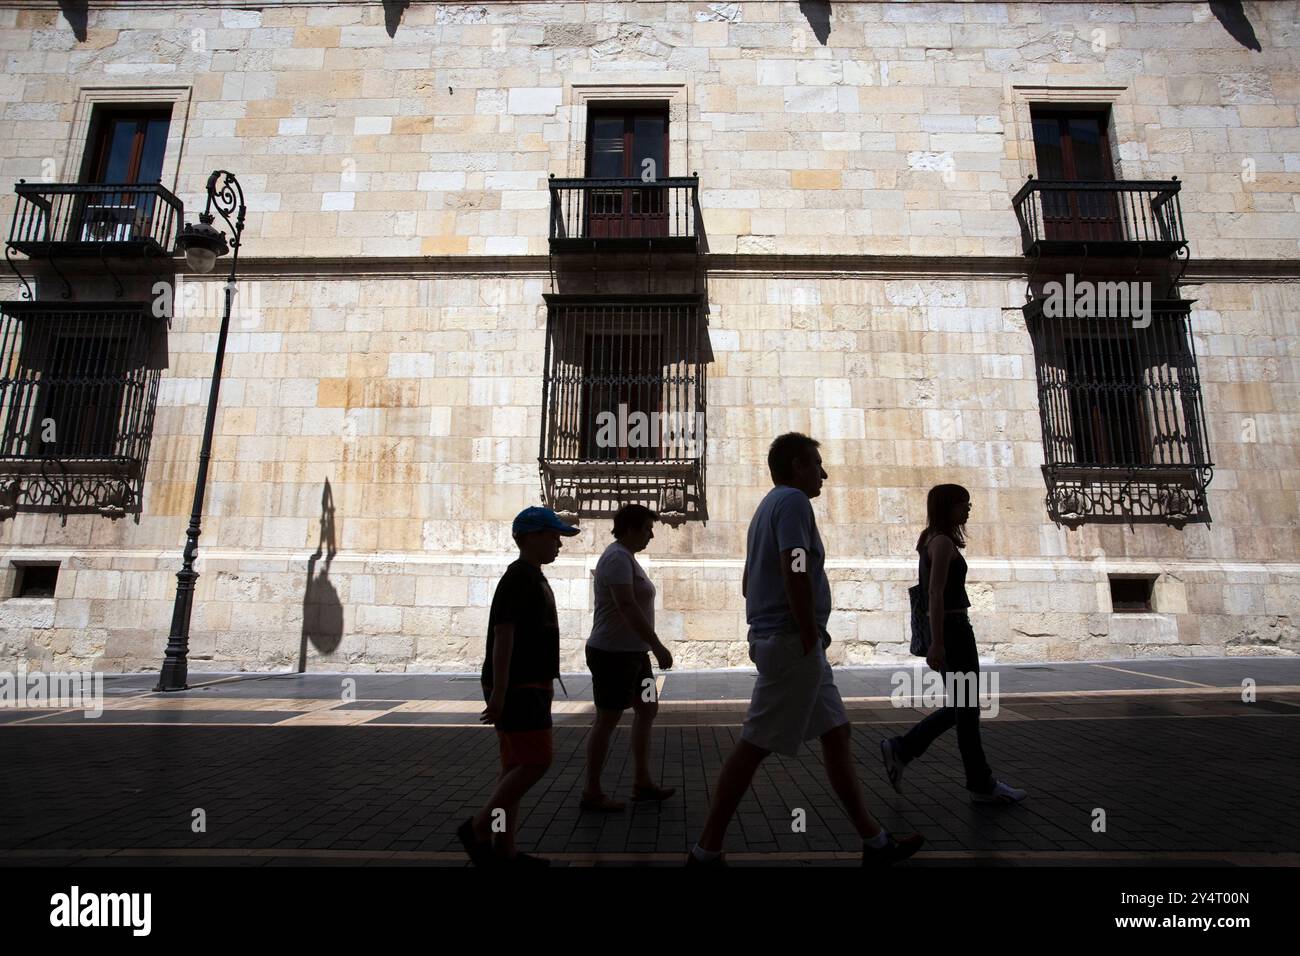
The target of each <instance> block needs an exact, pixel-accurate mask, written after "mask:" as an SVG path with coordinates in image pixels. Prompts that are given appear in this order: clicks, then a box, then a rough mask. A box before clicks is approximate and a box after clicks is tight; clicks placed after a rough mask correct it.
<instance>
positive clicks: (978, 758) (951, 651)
mask: <svg viewBox="0 0 1300 956" xmlns="http://www.w3.org/2000/svg"><path fill="white" fill-rule="evenodd" d="M943 648H944V669H943V671H942V674H943V676H944V686H945V687H947V686H948V681H947V678H948V675H949V674H960V675H962V681H961V683H962V684H963V686H965V687H967V688H969V689H970V691H972V692H974V691H976V690H977V689H978V687H979V683H978V682H979V669H980V663H979V654H978V652H977V651H976V650H975V632H974V631H973V630H971V626H970V619H969V618H967V617H966V615H965V614H945V615H944V619H943ZM968 674H969V675H974V676H973V677H971V678H967V677H966V676H965V675H968ZM966 697H967V699H965V700H962V701H961V703H962V704H963V705H965V706H962V707H954V706H953V704H954V701H952V700H949V701H948V702H947V706H945V707H942V708H940V709H939V710H936V711H935V712H934V713H932V714H930V715H929V716H928V717H926V718H925V719H923V720H921V721H919V722H918V723H917V724H916V725H915V726H914V727H912V729H911V730H909V731H908V732H907V733H906V734H905V735H904V736H902V737H901V738H899V741H898V743H899V756H900V757H901V758H902V760H903V762H904V763H907V762H909V761H912V760H915V759H916V758H917V757H919V756H921V754H923V753H925V751H926V749H927V748H928V747H929V746H930V744H932V743H934V741H935V738H937V737H938V736H939V735H940V734H942V733H944V731H946V730H948V729H949V728H951V727H952V726H953V725H956V727H957V747H958V748H959V749H960V750H961V761H962V763H963V764H964V765H965V768H966V789H968V790H973V791H975V792H977V793H987V792H988V791H989V790H990V789H992V787H993V772H992V771H991V770H990V769H989V765H988V761H987V760H985V759H984V745H983V743H982V742H981V741H980V711H979V698H978V695H977V694H974V693H971V694H967V695H966ZM971 697H974V699H970V698H971Z"/></svg>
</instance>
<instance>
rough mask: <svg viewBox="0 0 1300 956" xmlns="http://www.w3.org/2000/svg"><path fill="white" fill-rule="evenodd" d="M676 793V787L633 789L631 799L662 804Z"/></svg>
mask: <svg viewBox="0 0 1300 956" xmlns="http://www.w3.org/2000/svg"><path fill="white" fill-rule="evenodd" d="M676 792H677V788H676V787H633V788H632V799H633V800H636V801H642V800H650V801H653V802H655V803H662V802H663V801H664V800H667V799H668V798H669V797H671V796H672V795H673V794H674V793H676Z"/></svg>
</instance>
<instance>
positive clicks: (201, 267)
mask: <svg viewBox="0 0 1300 956" xmlns="http://www.w3.org/2000/svg"><path fill="white" fill-rule="evenodd" d="M185 262H186V264H187V265H188V266H189V267H190V269H191V270H193V271H194V272H198V273H206V272H211V271H212V269H213V267H214V266H216V264H217V254H216V252H214V251H213V250H212V249H210V248H208V247H206V246H200V245H198V244H191V245H189V246H187V247H186V249H185Z"/></svg>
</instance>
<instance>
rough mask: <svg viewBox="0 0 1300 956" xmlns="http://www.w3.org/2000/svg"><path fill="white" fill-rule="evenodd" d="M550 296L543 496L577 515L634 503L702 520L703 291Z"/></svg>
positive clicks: (704, 514)
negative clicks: (618, 296) (643, 295)
mask: <svg viewBox="0 0 1300 956" xmlns="http://www.w3.org/2000/svg"><path fill="white" fill-rule="evenodd" d="M546 299H547V303H548V306H549V316H548V320H547V339H546V355H545V365H544V376H543V380H542V434H541V447H540V452H539V456H538V460H539V464H540V466H541V472H542V485H543V494H544V495H545V500H546V502H547V503H548V504H549V505H550V506H551V507H553V508H555V509H556V510H557V511H559V512H561V513H568V514H571V515H575V516H585V515H604V514H613V513H614V512H615V511H617V510H618V508H619V507H620V506H621V505H624V504H630V503H639V504H645V505H647V506H648V507H650V508H653V509H654V510H656V511H659V512H660V514H661V516H662V517H663V518H664V520H667V521H678V520H687V519H693V518H703V517H707V512H706V510H705V506H704V470H705V469H704V457H705V456H704V451H705V443H706V433H705V416H704V412H705V391H706V381H705V377H706V366H707V356H708V354H709V353H708V345H707V337H705V330H704V322H703V318H702V316H701V314H700V309H701V306H700V299H699V296H694V295H691V296H656V297H653V298H645V299H636V300H629V299H616V298H609V297H603V296H558V295H547V296H546Z"/></svg>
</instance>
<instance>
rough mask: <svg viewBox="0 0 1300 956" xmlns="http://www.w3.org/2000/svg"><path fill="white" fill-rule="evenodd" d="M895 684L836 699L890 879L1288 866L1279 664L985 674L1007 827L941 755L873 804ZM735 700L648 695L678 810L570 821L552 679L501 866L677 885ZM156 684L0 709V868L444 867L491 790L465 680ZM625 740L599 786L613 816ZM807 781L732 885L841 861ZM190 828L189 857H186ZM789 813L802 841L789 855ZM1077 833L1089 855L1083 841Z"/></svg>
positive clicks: (1288, 748) (886, 676)
mask: <svg viewBox="0 0 1300 956" xmlns="http://www.w3.org/2000/svg"><path fill="white" fill-rule="evenodd" d="M899 670H900V669H895V668H863V669H847V668H846V669H841V670H837V681H838V684H839V686H840V688H841V692H842V693H843V695H844V697H845V699H846V703H847V705H848V708H849V712H850V717H851V719H852V721H853V731H854V736H853V747H854V751H855V754H856V756H857V759H858V764H859V773H860V776H861V779H862V781H863V785H864V787H865V788H866V791H867V798H868V802H869V805H870V806H871V807H872V808H873V810H874V811H875V812H876V813H877V815H878V816H879V817H880V818H881V820H882V821H883V822H884V823H885V825H886V826H888V827H890V828H891V829H895V830H902V829H916V830H919V831H920V832H922V833H923V834H925V836H926V838H927V844H926V848H925V849H924V850H923V851H922V852H921V853H920V854H918V856H917V857H916V858H915V860H914V861H913V864H911V865H919V866H925V865H952V864H964V865H969V864H998V865H1043V864H1047V865H1052V864H1075V865H1079V864H1084V865H1114V864H1116V863H1119V864H1139V865H1141V864H1161V865H1171V864H1172V865H1192V866H1196V865H1225V864H1226V865H1234V864H1239V865H1254V864H1274V865H1279V864H1280V865H1296V864H1300V822H1297V820H1296V818H1295V814H1294V812H1293V803H1294V795H1295V793H1296V792H1297V785H1298V784H1300V748H1298V747H1297V742H1298V741H1300V722H1297V718H1300V660H1297V659H1288V658H1227V659H1212V660H1211V659H1200V660H1177V661H1168V660H1165V661H1116V662H1106V663H1087V664H1084V663H1080V664H1074V663H1072V664H1050V665H1034V666H1013V665H1002V666H995V667H990V668H988V671H989V672H990V673H996V674H997V675H998V687H997V689H998V691H999V696H998V705H999V708H998V713H997V716H996V717H994V718H992V719H986V720H985V721H984V736H985V747H986V750H987V752H988V754H989V759H990V762H991V763H992V764H993V767H994V770H995V771H996V772H997V773H998V775H999V776H1000V777H1002V778H1003V779H1006V780H1008V781H1009V782H1011V783H1014V784H1016V785H1019V786H1022V787H1024V788H1026V789H1027V790H1028V791H1029V793H1030V796H1029V798H1028V799H1027V800H1026V801H1025V802H1024V803H1023V804H1021V805H1019V806H1016V807H986V806H972V805H970V804H969V803H968V802H967V800H966V793H965V791H964V790H963V789H962V786H961V783H962V774H961V761H960V758H959V757H958V754H957V750H956V737H955V734H948V735H945V737H944V738H941V739H940V740H939V741H938V742H937V743H936V744H935V745H934V747H933V748H931V750H930V752H929V753H927V754H926V756H925V757H924V758H923V759H922V760H920V761H918V762H916V763H914V764H912V765H911V766H909V767H908V770H907V776H906V780H905V788H906V789H905V792H904V794H903V795H901V796H900V795H897V794H895V793H894V792H893V791H892V790H891V789H890V787H889V785H888V783H887V781H886V780H885V778H884V775H883V773H882V771H881V767H880V761H879V756H878V754H879V751H878V741H879V739H880V737H881V736H883V735H885V734H892V733H898V732H901V730H902V729H904V728H905V727H906V726H907V725H909V724H910V723H912V722H913V721H914V720H916V719H918V717H919V716H921V714H922V713H923V711H922V710H919V709H915V708H912V707H895V706H893V704H892V702H891V701H890V699H889V695H890V692H891V688H892V687H893V686H894V685H893V681H895V680H897V678H896V677H895V675H896V674H897V673H899ZM912 673H913V674H915V673H919V672H912ZM1247 679H1249V680H1250V681H1253V682H1254V683H1255V693H1256V700H1254V701H1253V702H1249V703H1248V702H1244V701H1243V700H1242V684H1243V681H1245V680H1247ZM752 680H753V673H752V672H745V671H725V672H697V673H680V674H679V673H671V672H670V673H668V674H667V675H664V676H663V677H662V678H661V681H660V701H661V712H660V718H659V720H658V721H657V723H656V728H655V731H654V738H653V755H654V761H655V765H656V768H657V772H658V773H659V775H660V777H661V780H662V782H663V784H664V785H667V786H673V787H676V788H677V789H678V793H677V795H676V796H674V797H673V798H671V799H670V800H668V801H667V802H666V803H664V804H662V805H645V804H631V803H629V804H628V810H627V811H626V812H625V813H622V814H616V815H595V814H589V813H583V812H581V811H580V810H579V808H578V796H579V793H580V791H581V788H582V778H583V771H584V767H583V763H584V758H583V745H584V742H585V737H586V733H587V728H588V725H589V723H590V720H591V705H590V687H589V681H588V679H587V678H586V677H585V675H572V676H566V678H565V684H566V686H567V689H568V693H569V695H570V697H569V699H568V700H566V699H565V698H564V696H563V694H561V695H559V698H558V700H557V705H556V714H555V753H556V760H555V764H554V766H553V767H552V768H551V770H550V772H549V773H548V774H547V776H546V778H545V779H544V780H543V781H542V783H540V784H539V785H538V786H537V787H535V788H534V790H533V791H532V792H531V793H530V794H529V797H528V798H527V799H526V800H525V803H524V807H523V813H524V817H525V819H524V822H523V826H522V829H521V832H520V834H519V839H520V844H521V846H522V847H524V848H526V849H532V850H536V851H537V852H540V853H542V854H544V855H547V856H550V857H551V858H553V859H554V860H555V861H556V862H557V863H567V864H569V865H606V864H612V865H618V864H628V865H631V864H641V865H646V864H657V865H677V864H680V862H681V861H682V858H683V854H684V853H685V851H686V850H687V848H688V847H689V846H690V844H691V842H692V841H693V840H694V838H695V837H696V836H697V835H698V832H699V830H700V828H701V826H702V825H703V822H704V817H705V815H706V813H707V811H708V803H709V797H710V791H711V788H712V787H713V785H714V782H715V780H716V777H717V773H718V769H719V767H720V766H721V763H722V761H723V760H724V759H725V758H726V756H727V754H728V753H729V751H730V750H731V747H732V746H733V744H734V743H735V741H736V739H737V737H738V734H739V731H740V723H741V720H742V719H743V716H744V709H745V704H746V702H747V700H748V696H749V690H750V687H751V685H752ZM155 681H156V675H153V674H142V675H121V676H116V675H114V676H109V677H108V678H107V680H106V688H105V707H104V711H103V713H102V715H101V716H99V717H98V718H93V719H91V718H87V717H86V716H84V715H83V714H82V713H80V712H78V711H66V710H65V711H49V710H46V711H38V710H29V709H5V710H0V756H2V757H3V761H4V767H5V773H4V774H3V775H2V777H0V796H2V799H0V805H3V807H4V808H5V809H4V812H3V817H0V862H3V863H6V864H10V865H12V864H32V863H38V864H50V865H95V866H102V865H136V864H141V863H165V864H169V865H187V864H190V865H213V864H240V865H256V866H262V865H276V864H303V863H312V864H330V863H343V864H350V865H355V864H358V863H362V864H379V865H393V864H408V865H429V864H435V865H437V864H442V865H456V866H463V865H465V859H464V857H463V855H462V853H461V852H460V848H459V844H458V842H457V840H456V837H455V833H454V831H455V827H456V825H457V824H458V823H459V822H460V821H461V820H463V819H464V818H465V817H466V816H467V815H469V813H471V812H472V811H473V810H475V809H476V808H477V807H478V806H480V805H481V804H482V803H483V802H484V801H485V800H486V799H487V796H488V794H489V792H490V790H491V784H492V780H493V777H494V775H495V773H496V769H497V754H496V740H495V736H494V734H493V733H492V731H491V730H490V728H486V727H483V726H481V725H479V724H478V722H477V717H478V713H479V711H480V710H481V708H482V699H481V697H480V696H479V687H478V684H477V678H476V677H473V676H469V675H406V674H402V675H364V674H361V675H340V674H332V675H331V674H309V675H297V674H291V675H249V674H242V675H220V674H193V673H192V674H191V681H192V683H193V684H194V685H195V686H194V687H193V688H192V689H190V690H188V691H184V692H181V693H176V694H166V695H164V694H155V693H152V692H151V691H150V688H151V687H152V686H153V684H154V683H155ZM347 681H354V682H355V686H353V685H351V684H349V683H345V682H347ZM345 694H346V695H347V696H345ZM629 724H630V718H625V720H624V723H623V725H622V726H621V727H620V729H619V730H618V731H617V732H616V734H615V737H614V741H613V745H612V748H611V752H610V759H609V764H608V765H607V768H606V771H605V776H604V779H605V782H606V790H607V791H608V792H610V793H612V794H614V795H616V796H624V797H625V796H626V795H627V794H628V792H629V791H630V786H631V762H630V754H629V752H628V736H629V733H628V729H629V728H628V725H629ZM820 763H821V760H820V753H819V749H818V748H816V747H815V746H814V748H813V749H805V750H803V751H802V752H801V753H800V754H799V756H798V757H796V758H782V757H777V756H773V757H771V758H769V759H768V760H767V761H766V762H765V763H764V765H763V767H762V768H761V769H760V771H759V775H758V777H757V778H756V779H755V782H754V787H753V789H752V791H751V792H750V794H749V795H748V796H747V797H746V799H745V801H744V802H743V803H742V805H741V809H740V813H739V814H738V816H737V818H736V820H735V822H734V823H733V825H732V828H731V830H730V831H729V833H728V838H727V850H728V857H729V859H730V860H731V861H732V862H733V863H737V864H746V863H753V864H769V865H771V864H781V865H791V864H817V865H827V864H831V865H835V864H838V865H851V864H853V863H855V862H856V860H857V848H858V842H857V839H856V836H855V834H854V832H853V830H852V828H851V826H850V825H849V823H848V821H847V820H846V819H845V818H844V816H843V814H842V813H841V812H840V810H839V808H838V805H837V804H836V801H835V798H834V796H833V794H832V792H831V791H830V788H829V786H828V784H827V782H826V780H825V777H824V775H823V773H822V768H821V766H820ZM199 809H201V810H202V811H203V812H204V815H205V817H206V832H201V833H195V832H193V831H192V829H191V823H192V820H193V819H194V812H195V811H196V810H199ZM796 809H802V810H804V811H805V814H804V816H805V817H806V832H792V819H793V815H794V811H795V810H796ZM1097 810H1101V811H1104V813H1105V823H1106V828H1105V831H1104V832H1094V830H1093V821H1094V819H1095V818H1096V816H1097V813H1096V811H1097Z"/></svg>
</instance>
